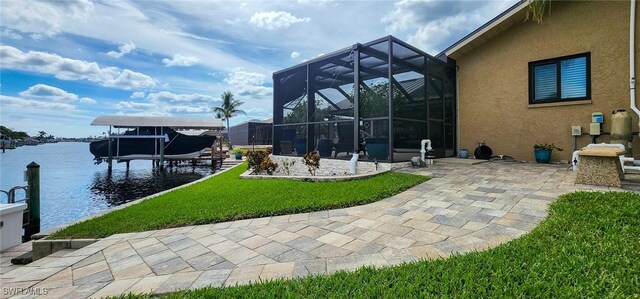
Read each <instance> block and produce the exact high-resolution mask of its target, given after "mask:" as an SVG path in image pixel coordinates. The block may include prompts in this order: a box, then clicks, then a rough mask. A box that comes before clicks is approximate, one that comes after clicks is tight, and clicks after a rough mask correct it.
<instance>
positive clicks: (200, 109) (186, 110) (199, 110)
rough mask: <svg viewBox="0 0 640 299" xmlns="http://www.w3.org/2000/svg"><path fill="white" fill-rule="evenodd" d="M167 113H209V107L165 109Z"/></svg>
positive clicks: (174, 107)
mask: <svg viewBox="0 0 640 299" xmlns="http://www.w3.org/2000/svg"><path fill="white" fill-rule="evenodd" d="M167 111H168V112H176V113H209V112H211V107H204V106H200V107H192V106H173V107H170V108H169V109H167Z"/></svg>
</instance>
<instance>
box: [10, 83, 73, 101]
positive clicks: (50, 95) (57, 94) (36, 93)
mask: <svg viewBox="0 0 640 299" xmlns="http://www.w3.org/2000/svg"><path fill="white" fill-rule="evenodd" d="M20 96H22V97H25V98H36V99H45V100H51V101H54V102H75V101H77V100H78V95H76V94H74V93H70V92H67V91H65V90H62V89H60V88H57V87H53V86H49V85H45V84H36V85H33V86H31V87H29V89H27V90H25V91H22V92H20Z"/></svg>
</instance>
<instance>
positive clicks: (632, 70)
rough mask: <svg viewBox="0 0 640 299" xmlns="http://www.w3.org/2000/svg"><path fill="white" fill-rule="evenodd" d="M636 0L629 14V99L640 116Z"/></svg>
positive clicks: (632, 2)
mask: <svg viewBox="0 0 640 299" xmlns="http://www.w3.org/2000/svg"><path fill="white" fill-rule="evenodd" d="M635 29H636V1H635V0H631V12H630V14H629V101H630V106H631V110H633V112H635V113H636V114H637V115H638V117H640V109H638V107H637V106H636V65H635V64H636V61H635V37H636V30H635ZM638 126H639V127H640V123H638Z"/></svg>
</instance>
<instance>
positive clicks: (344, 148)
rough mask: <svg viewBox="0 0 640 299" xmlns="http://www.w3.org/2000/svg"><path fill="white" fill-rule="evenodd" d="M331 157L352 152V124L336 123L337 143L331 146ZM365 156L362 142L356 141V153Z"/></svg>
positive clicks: (360, 140)
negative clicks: (332, 150) (332, 149)
mask: <svg viewBox="0 0 640 299" xmlns="http://www.w3.org/2000/svg"><path fill="white" fill-rule="evenodd" d="M333 148H334V152H333V157H334V158H336V157H338V154H339V153H342V152H346V153H351V152H352V151H353V123H338V142H337V143H334V144H333ZM359 152H362V153H363V154H366V151H365V149H364V145H363V140H362V139H358V153H359Z"/></svg>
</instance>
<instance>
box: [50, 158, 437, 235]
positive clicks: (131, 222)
mask: <svg viewBox="0 0 640 299" xmlns="http://www.w3.org/2000/svg"><path fill="white" fill-rule="evenodd" d="M245 170H246V164H243V165H241V166H238V167H236V168H234V169H231V170H229V171H227V172H225V173H222V174H220V175H217V176H214V177H212V178H210V179H208V180H205V181H203V182H200V183H198V184H194V185H192V186H189V187H185V188H182V189H179V190H175V191H173V192H169V193H167V194H164V195H161V196H159V197H157V198H153V199H150V200H146V201H143V202H141V203H139V204H135V205H132V206H130V207H127V208H124V209H121V210H117V211H113V212H111V213H108V214H106V215H103V216H100V217H97V218H94V219H90V220H87V221H84V222H81V223H78V224H75V225H72V226H69V227H67V228H64V229H62V230H60V231H57V232H55V233H54V234H52V235H51V236H50V237H49V238H51V239H64V238H102V237H107V236H109V235H112V234H117V233H126V232H140V231H146V230H154V229H162V228H170V227H179V226H187V225H195V224H206V223H214V222H222V221H227V220H235V219H243V218H255V217H263V216H273V215H283V214H291V213H299V212H310V211H318V210H326V209H331V208H340V207H348V206H354V205H359V204H365V203H370V202H374V201H376V200H380V199H383V198H386V197H389V196H391V195H394V194H397V193H399V192H401V191H404V190H406V189H408V188H410V187H412V186H415V185H417V184H419V183H422V182H424V181H426V180H427V178H426V177H424V176H417V175H411V174H404V173H396V172H387V173H383V174H381V175H377V176H374V177H371V178H368V179H362V180H353V181H342V182H301V181H293V180H275V179H273V180H272V179H269V180H247V179H240V178H239V175H240V174H241V173H242V172H244V171H245Z"/></svg>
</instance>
